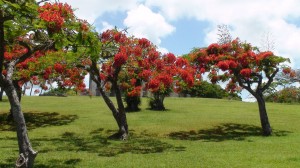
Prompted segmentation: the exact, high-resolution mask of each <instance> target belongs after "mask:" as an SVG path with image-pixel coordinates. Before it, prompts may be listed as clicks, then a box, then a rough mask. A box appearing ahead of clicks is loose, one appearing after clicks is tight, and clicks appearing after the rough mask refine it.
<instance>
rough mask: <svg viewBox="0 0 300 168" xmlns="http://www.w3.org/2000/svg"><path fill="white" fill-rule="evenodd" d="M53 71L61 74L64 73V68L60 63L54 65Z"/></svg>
mask: <svg viewBox="0 0 300 168" xmlns="http://www.w3.org/2000/svg"><path fill="white" fill-rule="evenodd" d="M54 70H55V71H56V72H58V73H62V72H63V71H64V67H63V66H62V65H61V64H60V63H56V64H54Z"/></svg>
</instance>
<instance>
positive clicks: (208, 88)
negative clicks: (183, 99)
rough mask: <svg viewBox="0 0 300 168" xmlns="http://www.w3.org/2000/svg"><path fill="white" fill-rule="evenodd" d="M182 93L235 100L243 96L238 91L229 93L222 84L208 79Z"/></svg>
mask: <svg viewBox="0 0 300 168" xmlns="http://www.w3.org/2000/svg"><path fill="white" fill-rule="evenodd" d="M181 95H183V96H185V95H190V96H191V97H203V98H216V99H222V98H229V99H235V100H241V97H240V96H238V95H237V94H236V93H228V92H227V91H226V90H224V89H223V88H222V87H221V86H220V85H216V84H211V83H209V82H207V81H202V82H201V83H200V84H198V85H194V86H193V87H192V88H189V89H187V90H183V91H182V92H181Z"/></svg>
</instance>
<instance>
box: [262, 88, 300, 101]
mask: <svg viewBox="0 0 300 168" xmlns="http://www.w3.org/2000/svg"><path fill="white" fill-rule="evenodd" d="M265 99H266V101H267V102H275V103H300V89H299V88H297V87H295V86H290V87H286V88H283V89H281V90H279V91H275V92H273V93H271V94H268V95H266V96H265Z"/></svg>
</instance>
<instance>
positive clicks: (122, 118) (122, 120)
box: [112, 80, 128, 140]
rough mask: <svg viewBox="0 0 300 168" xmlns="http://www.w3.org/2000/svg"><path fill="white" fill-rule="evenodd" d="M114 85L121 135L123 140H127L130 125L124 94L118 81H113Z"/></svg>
mask: <svg viewBox="0 0 300 168" xmlns="http://www.w3.org/2000/svg"><path fill="white" fill-rule="evenodd" d="M112 85H113V86H114V88H115V94H116V100H117V104H118V112H119V114H118V117H119V134H120V136H121V139H123V140H124V139H127V137H128V124H127V118H126V113H125V108H124V104H123V100H122V94H121V90H120V88H119V86H118V83H117V80H115V81H113V83H112Z"/></svg>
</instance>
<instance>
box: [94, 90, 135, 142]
mask: <svg viewBox="0 0 300 168" xmlns="http://www.w3.org/2000/svg"><path fill="white" fill-rule="evenodd" d="M97 85H98V84H97ZM97 87H98V89H99V91H100V93H101V96H102V98H103V99H104V101H105V103H106V105H107V106H108V108H109V109H110V110H111V112H112V114H113V116H114V118H115V120H116V122H117V124H118V127H119V131H118V133H116V134H114V135H112V136H111V138H117V139H122V140H126V139H127V137H128V133H129V132H128V125H127V119H126V114H125V111H124V107H123V112H122V111H121V110H122V109H121V110H120V107H119V109H116V107H115V106H114V104H113V102H112V101H111V100H110V98H109V97H108V96H107V95H106V94H105V92H104V90H103V89H102V88H101V86H100V85H98V86H97Z"/></svg>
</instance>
